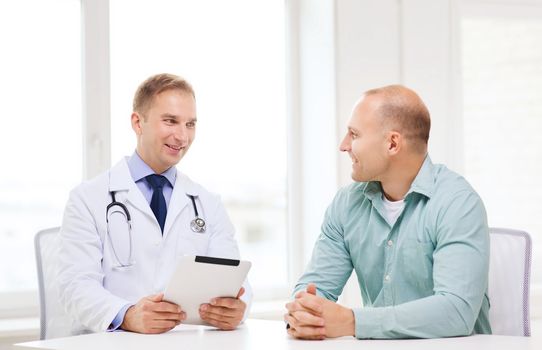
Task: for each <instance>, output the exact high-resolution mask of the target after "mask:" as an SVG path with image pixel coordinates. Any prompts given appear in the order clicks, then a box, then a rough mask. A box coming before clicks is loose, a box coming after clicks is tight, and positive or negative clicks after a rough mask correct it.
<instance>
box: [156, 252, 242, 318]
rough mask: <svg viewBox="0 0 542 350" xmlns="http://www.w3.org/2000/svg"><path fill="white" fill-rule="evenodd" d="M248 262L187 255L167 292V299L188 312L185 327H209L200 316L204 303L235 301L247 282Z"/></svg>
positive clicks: (182, 259)
mask: <svg viewBox="0 0 542 350" xmlns="http://www.w3.org/2000/svg"><path fill="white" fill-rule="evenodd" d="M250 266H251V263H250V262H248V261H240V260H232V259H223V258H213V257H207V256H184V257H182V258H181V259H180V260H179V263H178V265H177V269H176V270H175V272H174V273H173V276H172V277H171V280H170V281H169V284H168V286H167V288H166V291H165V292H164V300H166V301H170V302H172V303H175V304H177V305H179V306H180V307H181V308H182V310H183V311H184V312H186V320H184V321H183V323H186V324H206V323H205V322H204V321H203V320H202V319H201V318H200V317H199V307H200V305H201V304H205V303H209V301H210V300H211V299H212V298H216V297H232V298H235V297H236V296H237V293H238V292H239V289H241V287H242V285H243V282H244V281H245V279H246V277H247V274H248V270H250Z"/></svg>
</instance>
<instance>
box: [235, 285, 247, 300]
mask: <svg viewBox="0 0 542 350" xmlns="http://www.w3.org/2000/svg"><path fill="white" fill-rule="evenodd" d="M243 294H245V287H241V289H239V293H237V299H239V298H240V297H241V296H242V295H243Z"/></svg>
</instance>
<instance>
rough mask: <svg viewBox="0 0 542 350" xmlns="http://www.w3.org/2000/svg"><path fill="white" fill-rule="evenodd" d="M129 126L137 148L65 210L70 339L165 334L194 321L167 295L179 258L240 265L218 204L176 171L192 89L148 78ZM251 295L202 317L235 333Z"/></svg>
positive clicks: (192, 108) (63, 260)
mask: <svg viewBox="0 0 542 350" xmlns="http://www.w3.org/2000/svg"><path fill="white" fill-rule="evenodd" d="M131 122H132V129H133V130H134V132H135V135H136V138H137V148H136V151H135V152H134V153H133V154H132V156H130V157H126V158H125V159H121V160H120V161H119V162H118V163H117V164H116V165H115V166H114V167H113V168H111V169H110V170H108V171H106V172H105V173H103V174H101V175H99V176H97V177H96V178H94V179H91V180H89V181H86V182H83V183H82V184H81V185H79V186H78V187H76V188H75V189H74V190H73V191H72V192H71V194H70V198H69V201H68V203H67V205H66V210H65V213H64V219H63V224H62V228H61V230H60V237H59V240H60V243H59V245H60V248H59V259H58V261H59V262H58V270H57V271H58V279H57V282H58V287H59V293H60V302H61V304H62V305H63V306H64V309H65V310H66V312H67V313H68V315H69V317H70V318H71V319H72V321H73V323H72V330H71V333H72V334H77V333H82V332H86V331H89V330H90V331H94V332H99V331H105V330H115V329H119V328H120V329H124V330H128V331H134V332H140V333H163V332H167V331H169V330H171V329H172V328H174V327H175V326H177V325H178V324H179V323H181V322H182V321H183V319H185V317H186V315H185V313H184V312H183V311H182V305H175V304H172V303H169V302H166V301H164V300H163V294H162V291H163V290H164V289H165V287H166V285H167V283H168V281H169V278H170V276H171V275H172V274H173V272H174V269H175V267H176V261H177V258H178V257H180V256H183V255H206V256H215V257H224V258H232V259H238V258H239V250H238V247H237V243H236V241H235V238H234V228H233V225H232V224H231V222H230V220H229V218H228V216H227V214H226V211H225V209H224V206H223V205H222V203H221V202H220V200H219V198H218V197H217V196H216V195H213V194H211V193H209V192H207V191H206V190H205V189H204V188H203V187H201V186H200V185H198V184H197V183H195V182H193V181H192V180H190V179H189V178H188V177H187V176H186V175H184V174H183V173H181V172H180V171H178V170H177V169H176V168H175V165H176V164H177V163H178V162H179V161H180V160H181V159H182V158H183V156H184V155H185V154H186V152H187V151H188V149H189V147H190V145H191V144H192V141H193V140H194V137H195V132H196V122H197V119H196V103H195V96H194V91H193V89H192V87H191V85H190V84H189V83H188V82H187V81H186V80H183V79H182V78H180V77H178V76H175V75H171V74H159V75H155V76H152V77H150V78H148V79H147V80H146V81H145V82H143V83H142V84H141V85H140V86H139V88H138V89H137V92H136V94H135V97H134V102H133V113H132V116H131ZM250 294H251V293H250V289H249V288H248V284H246V283H245V287H244V288H241V290H240V291H239V294H238V297H237V298H215V299H213V300H211V301H210V302H209V304H204V305H202V306H201V307H200V316H201V317H202V318H203V319H204V320H206V321H207V322H208V323H210V324H212V325H214V326H216V327H218V328H220V329H224V330H231V329H234V328H236V327H237V326H238V325H239V323H240V322H241V321H242V320H243V319H244V318H245V316H246V313H247V312H248V308H247V304H249V303H250V300H251V295H250Z"/></svg>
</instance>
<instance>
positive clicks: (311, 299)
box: [284, 85, 491, 339]
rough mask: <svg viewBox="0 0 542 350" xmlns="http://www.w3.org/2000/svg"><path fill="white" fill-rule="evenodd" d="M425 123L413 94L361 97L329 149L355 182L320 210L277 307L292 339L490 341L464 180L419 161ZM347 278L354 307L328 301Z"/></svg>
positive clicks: (482, 253) (473, 203) (478, 236)
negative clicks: (479, 336) (307, 257)
mask: <svg viewBox="0 0 542 350" xmlns="http://www.w3.org/2000/svg"><path fill="white" fill-rule="evenodd" d="M429 129H430V117H429V112H428V110H427V108H426V107H425V105H424V103H423V101H422V100H421V99H420V97H419V96H418V95H417V94H416V93H415V92H414V91H412V90H410V89H408V88H406V87H403V86H399V85H392V86H386V87H382V88H379V89H374V90H369V91H367V92H365V93H364V94H363V96H362V97H361V99H360V100H359V101H358V102H357V103H356V105H355V106H354V110H353V112H352V116H351V118H350V121H349V124H348V128H347V132H346V135H345V136H344V139H343V140H342V143H341V146H340V150H341V151H343V152H347V153H348V154H349V156H350V158H351V159H352V179H353V180H354V181H355V182H354V183H352V184H350V185H348V186H346V187H344V188H342V189H341V190H340V191H339V192H338V193H337V194H336V196H335V198H334V200H333V202H332V203H331V205H330V206H329V207H328V209H327V211H326V214H325V217H324V222H323V224H322V228H321V234H320V237H319V238H318V240H317V242H316V244H315V246H314V251H313V255H312V259H311V261H310V262H309V265H308V266H307V269H306V271H305V272H304V274H303V275H302V276H301V278H300V279H299V281H298V283H297V285H296V287H295V290H294V294H295V298H294V300H293V301H291V302H290V303H288V304H286V308H287V310H288V313H287V314H285V316H284V318H285V320H286V322H288V333H289V334H290V335H292V336H294V337H296V338H302V339H324V338H326V337H339V336H346V335H351V336H355V337H357V338H360V339H361V338H436V337H451V336H464V335H470V334H472V333H487V334H489V333H491V327H490V325H489V320H488V310H489V300H488V297H487V283H488V266H489V232H488V226H487V218H486V212H485V209H484V205H483V203H482V200H481V199H480V197H479V196H478V194H477V193H476V192H475V191H474V189H473V188H472V187H471V186H470V185H469V183H468V182H467V181H466V180H465V179H464V178H463V177H461V176H459V175H458V174H456V173H454V172H452V171H451V170H449V169H448V168H446V167H445V166H444V165H437V164H433V163H432V162H431V159H430V158H429V155H428V154H427V143H428V139H429ZM352 269H354V270H355V272H356V275H357V279H358V283H359V286H360V289H361V294H362V297H363V300H364V304H365V307H359V308H353V309H350V308H346V307H344V306H341V305H339V304H336V303H335V302H336V301H337V298H338V297H339V295H340V294H341V292H342V290H343V287H344V285H345V283H346V281H347V280H348V278H349V276H350V274H351V273H352Z"/></svg>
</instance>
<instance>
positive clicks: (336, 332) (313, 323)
mask: <svg viewBox="0 0 542 350" xmlns="http://www.w3.org/2000/svg"><path fill="white" fill-rule="evenodd" d="M286 309H287V310H288V313H287V314H285V315H284V320H285V321H286V322H288V325H289V326H290V327H289V328H288V334H290V335H291V336H293V337H296V338H300V339H318V340H321V339H324V338H326V337H329V338H334V337H342V336H345V335H352V336H354V335H355V319H354V313H353V312H352V310H351V309H349V308H346V307H344V306H341V305H339V304H337V303H334V302H332V301H331V300H327V299H326V298H322V297H320V296H318V295H316V285H314V284H313V283H309V284H308V285H307V289H306V290H305V291H300V292H298V293H297V294H296V295H295V300H294V301H292V302H289V303H287V304H286Z"/></svg>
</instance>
